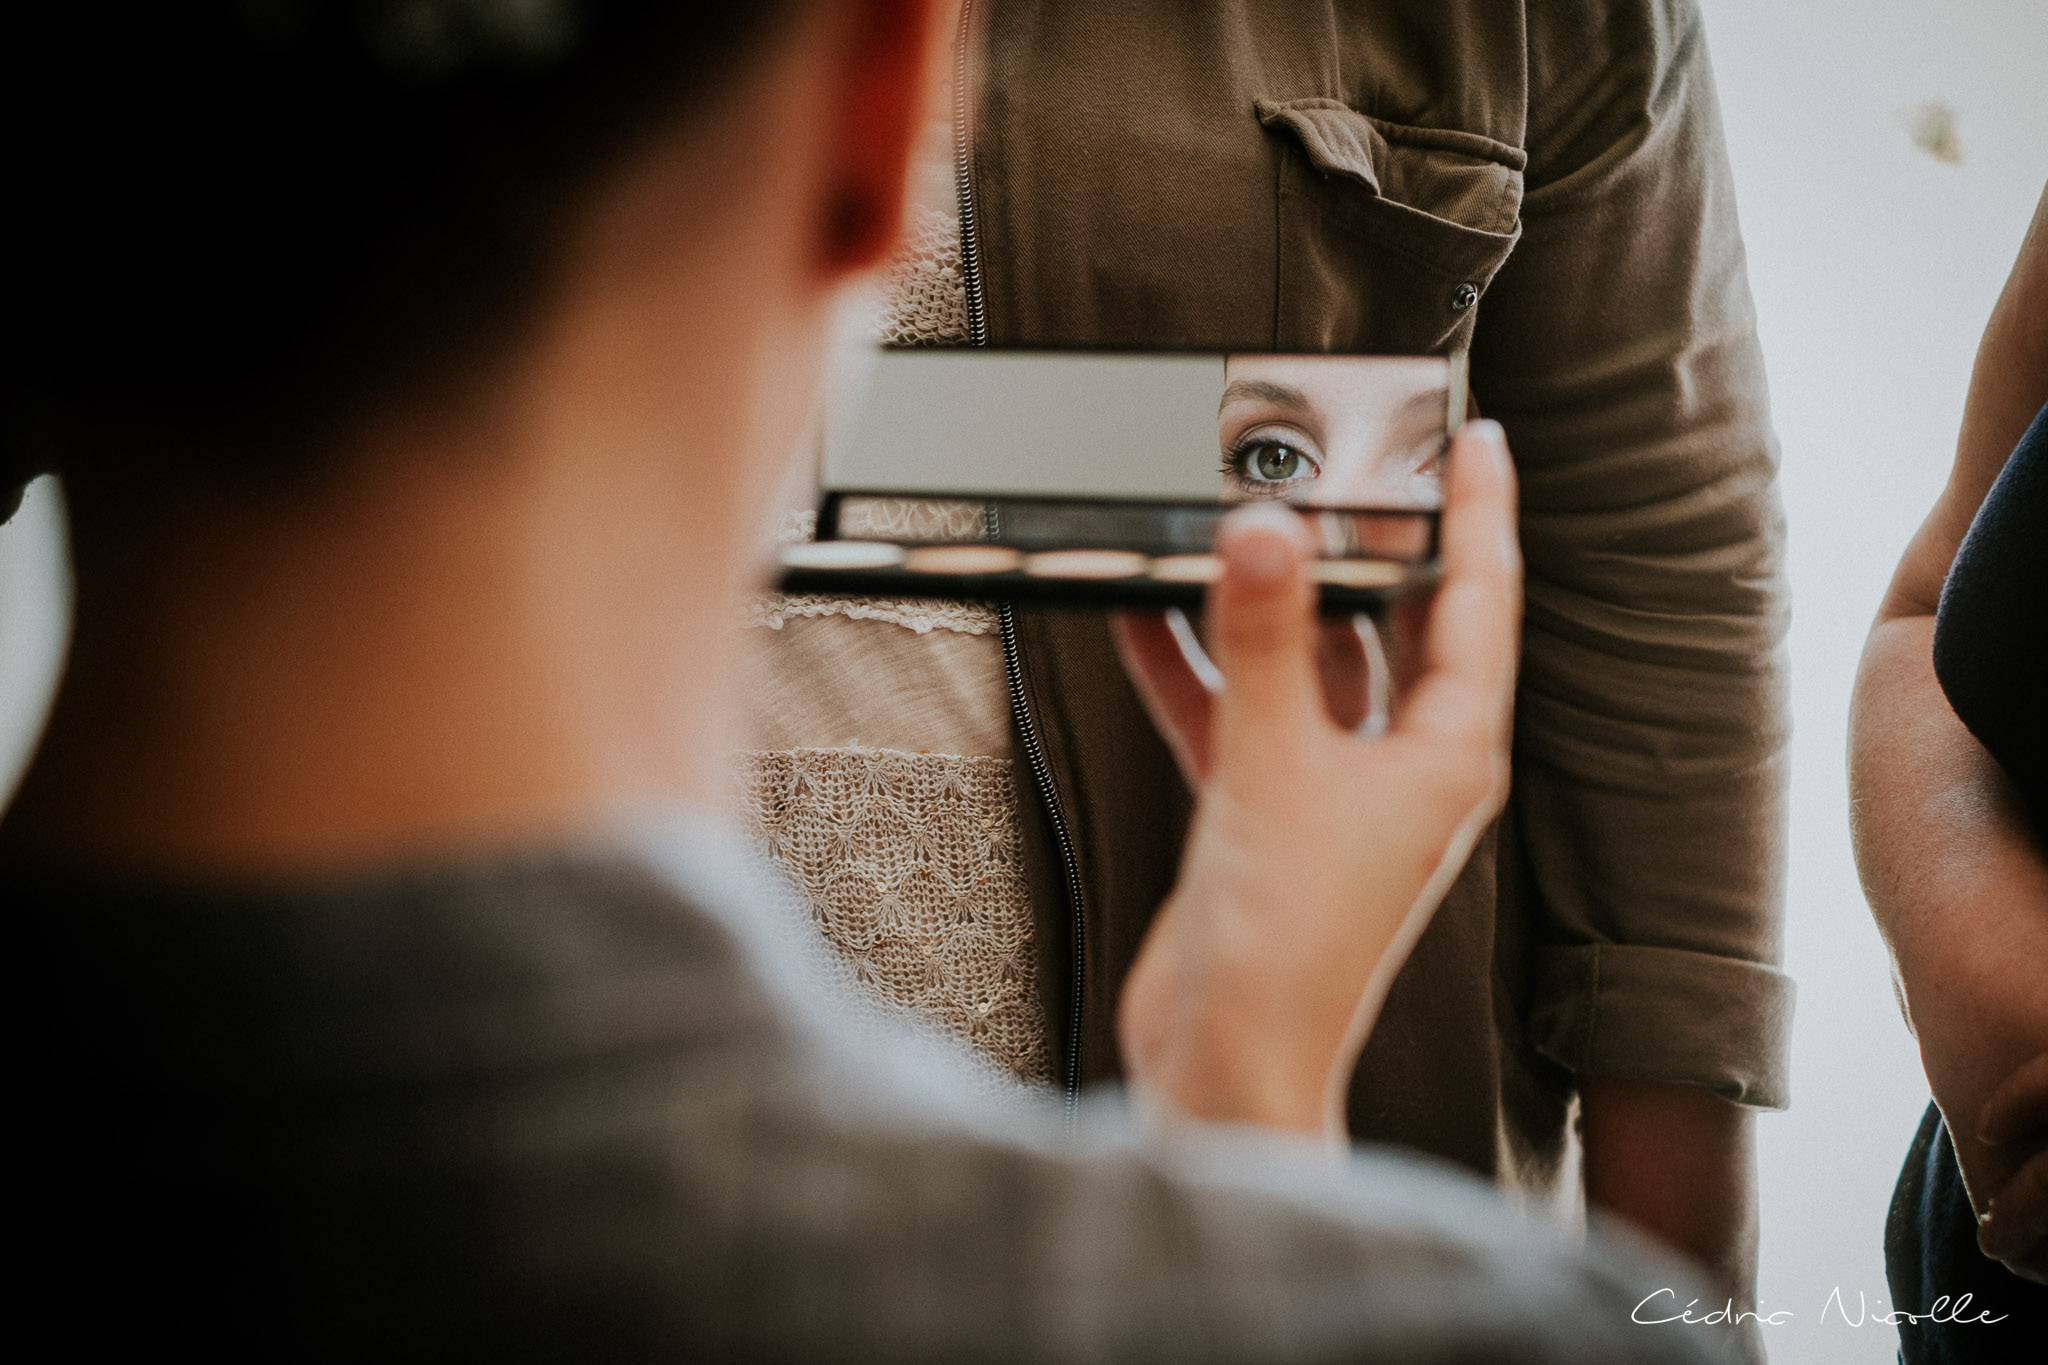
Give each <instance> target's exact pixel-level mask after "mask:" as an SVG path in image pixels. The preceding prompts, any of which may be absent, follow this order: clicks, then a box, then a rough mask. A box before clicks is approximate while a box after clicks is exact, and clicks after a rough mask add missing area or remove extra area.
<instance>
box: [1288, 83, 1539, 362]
mask: <svg viewBox="0 0 2048 1365" xmlns="http://www.w3.org/2000/svg"><path fill="white" fill-rule="evenodd" d="M1256 108H1257V111H1258V116H1259V121H1260V123H1262V124H1263V125H1264V126H1265V128H1266V130H1267V132H1268V133H1269V134H1271V135H1273V136H1275V137H1278V138H1280V139H1281V140H1282V142H1283V144H1284V146H1283V149H1282V155H1281V158H1280V172H1279V174H1280V183H1279V210H1278V228H1279V252H1278V260H1277V263H1276V270H1277V279H1276V287H1277V290H1278V296H1277V300H1276V316H1275V319H1274V321H1275V327H1276V331H1277V334H1278V340H1279V342H1280V344H1281V345H1282V346H1286V347H1300V348H1303V349H1308V350H1351V351H1377V352H1385V353H1422V352H1429V351H1442V350H1448V349H1450V348H1451V347H1453V346H1462V345H1465V344H1466V343H1467V342H1468V341H1469V340H1470V338H1471V335H1472V324H1473V319H1474V317H1475V316H1476V314H1477V313H1478V304H1479V299H1480V297H1481V296H1482V295H1483V294H1485V292H1486V287H1487V285H1488V284H1489V283H1491V282H1492V280H1493V276H1494V273H1495V272H1496V271H1498V270H1499V269H1500V267H1501V263H1502V262H1504V261H1505V260H1506V259H1507V257H1508V253H1509V252H1510V251H1511V250H1513V249H1514V245H1515V240H1516V238H1517V237H1519V236H1520V235H1521V219H1520V212H1521V206H1522V170H1523V167H1524V166H1525V165H1526V164H1527V158H1526V156H1525V155H1524V154H1523V152H1522V151H1521V149H1520V148H1517V147H1510V146H1508V145H1507V144H1506V143H1503V142H1496V141H1494V140H1493V139H1492V138H1488V137H1482V136H1480V135H1478V134H1477V133H1466V132H1459V131H1457V130H1454V129H1447V128H1419V127H1415V126H1413V125H1410V124H1402V123H1392V122H1389V121H1387V120H1385V119H1379V118H1374V117H1373V116H1371V115H1370V114H1361V113H1359V112H1358V111H1357V110H1356V109H1353V108H1351V107H1350V106H1348V105H1345V104H1342V103H1339V102H1338V101H1336V100H1329V99H1303V100H1269V99H1262V100H1259V101H1258V102H1257V105H1256Z"/></svg>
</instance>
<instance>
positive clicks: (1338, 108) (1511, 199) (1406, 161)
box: [1254, 99, 1528, 233]
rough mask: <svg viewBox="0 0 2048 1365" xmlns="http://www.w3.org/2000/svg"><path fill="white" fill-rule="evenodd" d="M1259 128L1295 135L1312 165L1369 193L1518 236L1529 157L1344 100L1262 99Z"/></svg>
mask: <svg viewBox="0 0 2048 1365" xmlns="http://www.w3.org/2000/svg"><path fill="white" fill-rule="evenodd" d="M1254 107H1255V108H1256V109H1257V111H1258V115H1259V122H1260V123H1262V124H1263V125H1265V126H1266V127H1267V128H1279V129H1284V130H1285V131H1287V132H1289V133H1291V134H1293V135H1294V137H1295V139H1296V140H1297V141H1299V142H1300V143H1301V147H1302V150H1303V151H1304V152H1306V153H1307V154H1308V159H1309V164H1311V165H1312V166H1314V167H1315V169H1316V170H1317V171H1318V172H1320V173H1321V174H1322V175H1325V176H1335V177H1339V178H1342V179H1346V180H1350V181H1353V182H1354V183H1356V184H1357V185H1359V186H1360V187H1361V188H1362V189H1364V190H1365V191H1366V192H1367V193H1369V194H1373V195H1376V196H1378V197H1380V198H1384V199H1389V200H1392V201H1393V202H1395V203H1397V204H1404V205H1406V206H1408V207H1409V208H1413V209H1417V210H1420V211H1421V212H1423V213H1427V214H1431V215H1433V216H1435V217H1438V218H1442V219H1445V220H1447V221H1449V222H1453V223H1457V224H1459V225H1460V226H1463V227H1468V228H1473V229H1475V230H1477V231H1480V232H1493V233H1512V232H1513V231H1514V230H1515V225H1516V220H1517V217H1518V215H1519V214H1520V213H1521V209H1522V170H1523V168H1524V167H1525V166H1526V165H1527V164H1528V156H1527V154H1526V153H1524V152H1523V151H1522V149H1521V148H1519V147H1510V146H1508V145H1507V144H1506V143H1504V142H1496V141H1494V140H1493V139H1492V138H1490V137H1482V136H1480V135H1479V134H1477V133H1467V132H1461V131H1459V130H1457V129H1452V128H1421V127H1416V126H1415V125H1413V124H1406V123H1392V122H1389V121H1388V120H1386V119H1378V118H1374V117H1373V116H1372V115H1370V114H1361V113H1359V112H1358V111H1357V110H1356V109H1353V108H1351V106H1349V105H1347V104H1344V103H1342V102H1340V101H1338V100H1331V99H1305V100H1271V99H1261V100H1259V101H1257V102H1256V104H1255V106H1254Z"/></svg>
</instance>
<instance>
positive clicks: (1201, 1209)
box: [0, 821, 1720, 1362]
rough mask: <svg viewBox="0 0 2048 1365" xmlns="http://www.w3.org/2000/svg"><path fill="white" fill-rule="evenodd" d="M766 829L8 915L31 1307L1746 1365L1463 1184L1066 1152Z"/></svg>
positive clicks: (1111, 1121) (554, 1330)
mask: <svg viewBox="0 0 2048 1365" xmlns="http://www.w3.org/2000/svg"><path fill="white" fill-rule="evenodd" d="M733 844H734V837H733V836H732V835H730V834H729V833H727V832H726V831H724V830H722V829H720V828H718V827H716V826H713V825H710V824H699V823H694V822H687V821H678V822H673V823H670V824H666V825H664V826H662V827H661V828H660V829H659V830H658V831H657V830H653V829H649V830H643V831H640V832H639V833H637V834H636V835H634V836H633V837H631V838H628V839H623V840H620V841H618V842H616V843H614V844H612V845H610V846H606V847H601V848H592V849H586V850H582V851H575V852H569V853H557V854H553V855H549V856H539V855H521V856H516V857H503V858H494V859H487V860H486V859H479V860H476V861H473V862H469V863H455V862H446V863H441V864H438V865H433V866H421V867H413V868H405V869H395V870H388V871H384V872H380V873H362V874H355V875H350V876H348V877H346V878H339V879H332V880H329V881H326V882H321V883H314V882H307V883H302V884H295V885H277V886H269V887H258V886H245V887H240V888H233V889H221V888H214V889H206V890H203V891H202V890H198V889H185V890H175V889H169V888H164V887H151V888H146V889H145V888H137V887H130V888H126V889H118V890H107V889H99V890H89V889H84V888H80V887H76V886H51V885H47V884H44V885H36V884H29V883H26V882H21V881H16V882H15V883H14V884H13V885H9V886H6V887H4V888H0V890H4V892H5V895H6V899H7V900H8V901H9V903H10V904H11V905H13V906H14V907H16V909H17V915H16V917H15V921H16V923H18V924H23V925H26V926H27V929H26V931H25V932H26V933H27V934H28V938H29V953H28V956H27V960H29V961H32V962H35V963H37V964H38V970H36V971H35V972H33V973H30V974H29V975H30V976H31V977H33V980H31V981H29V982H27V983H26V984H25V986H24V988H23V990H22V992H21V994H20V995H19V996H18V997H17V1003H18V1004H19V1005H22V1006H24V1007H25V1017H24V1020H23V1021H22V1028H23V1030H24V1033H23V1034H19V1035H17V1036H24V1037H25V1038H26V1045H27V1051H28V1056H29V1064H28V1067H27V1072H26V1081H25V1082H24V1083H25V1085H26V1088H27V1090H28V1092H29V1094H28V1097H29V1100H30V1104H29V1105H28V1106H27V1107H26V1108H25V1110H24V1112H26V1113H29V1114H32V1115H34V1116H36V1117H35V1118H34V1120H33V1121H31V1123H30V1124H29V1125H28V1128H29V1137H30V1139H31V1141H30V1150H31V1153H32V1156H31V1160H32V1161H33V1162H34V1163H35V1165H34V1166H33V1167H31V1169H42V1170H46V1171H47V1172H48V1173H49V1179H48V1180H47V1181H44V1182H39V1183H37V1185H36V1191H37V1193H36V1194H35V1195H33V1196H31V1197H30V1199H29V1203H30V1208H29V1210H28V1215H27V1233H26V1236H27V1238H28V1239H31V1240H33V1241H34V1242H36V1243H38V1244H40V1245H42V1246H43V1247H44V1248H45V1252H46V1254H45V1256H44V1257H43V1265H42V1266H41V1268H40V1269H39V1271H38V1272H37V1273H38V1276H39V1277H40V1278H39V1279H38V1280H36V1281H35V1282H33V1283H32V1284H31V1285H30V1286H29V1289H30V1293H31V1295H32V1296H34V1299H33V1300H32V1301H37V1300H39V1301H41V1302H43V1303H44V1304H45V1306H46V1309H53V1306H54V1304H55V1303H56V1302H57V1300H58V1298H59V1297H60V1296H68V1297H71V1298H77V1297H79V1296H81V1295H83V1296H85V1297H88V1298H90V1299H91V1300H92V1301H93V1302H95V1303H97V1304H99V1305H101V1306H102V1309H104V1308H105V1306H106V1305H115V1306H117V1307H120V1308H123V1309H125V1310H126V1311H127V1312H128V1313H130V1314H137V1315H141V1316H140V1317H138V1318H136V1319H135V1320H134V1321H130V1320H128V1319H127V1318H124V1317H123V1316H122V1314H120V1313H115V1314H113V1315H111V1316H110V1315H109V1314H108V1313H106V1312H105V1311H102V1312H100V1313H99V1314H97V1315H96V1316H88V1317H83V1318H67V1321H73V1322H74V1323H75V1324H76V1326H75V1328H74V1331H75V1334H76V1335H78V1336H79V1337H80V1339H81V1341H84V1340H89V1339H91V1338H94V1337H96V1336H103V1337H117V1336H121V1335H123V1332H124V1331H127V1332H129V1333H130V1335H134V1336H140V1337H143V1338H146V1339H148V1340H151V1341H155V1342H162V1341H165V1340H167V1339H169V1338H174V1337H177V1336H183V1335H190V1336H195V1337H199V1338H202V1339H204V1340H206V1341H207V1342H208V1343H209V1344H210V1345H211V1346H212V1347H213V1348H214V1353H215V1354H216V1355H221V1354H226V1355H233V1354H238V1353H240V1352H242V1351H243V1350H247V1351H250V1352H257V1351H260V1352H261V1353H263V1354H266V1355H273V1356H277V1355H282V1356H287V1357H298V1358H304V1357H307V1356H317V1355H323V1354H334V1355H361V1354H365V1353H371V1352H374V1353H376V1354H380V1355H391V1354H394V1353H395V1354H399V1355H408V1354H413V1353H415V1352H417V1353H420V1354H423V1355H424V1354H435V1355H438V1356H440V1357H442V1358H448V1357H450V1356H457V1357H467V1356H487V1357H490V1358H493V1359H537V1358H549V1359H556V1358H569V1357H574V1358H577V1359H610V1358H620V1359H624V1358H633V1359H642V1358H650V1357H655V1356H672V1357H681V1358H687V1359H700V1358H743V1359H822V1358H833V1359H837V1358H849V1357H850V1358H873V1359H880V1360H892V1361H893V1360H922V1359H933V1360H954V1359H976V1360H1003V1359H1017V1360H1151V1359H1159V1360H1174V1361H1186V1360H1207V1359H1228V1360H1244V1359H1288V1360H1301V1359H1326V1358H1327V1359H1367V1358H1376V1359H1377V1358H1385V1359H1402V1360H1432V1361H1435V1360H1445V1361H1448V1360H1472V1361H1505V1360H1557V1361H1567V1360H1568V1361H1574V1362H1579V1361H1600V1360H1630V1361H1643V1360H1667V1359H1668V1360H1687V1361H1689V1360H1697V1359H1712V1358H1717V1357H1715V1356H1714V1354H1713V1352H1714V1351H1715V1350H1717V1349H1718V1348H1719V1346H1720V1343H1719V1342H1718V1340H1717V1339H1716V1338H1717V1337H1718V1335H1719V1334H1718V1333H1717V1332H1715V1331H1714V1330H1713V1329H1705V1328H1698V1327H1693V1328H1686V1327H1678V1326H1673V1327H1663V1328H1656V1327H1648V1326H1639V1325H1636V1324H1634V1323H1632V1322H1631V1312H1632V1310H1633V1309H1634V1308H1635V1306H1636V1305H1637V1303H1638V1302H1639V1301H1641V1300H1642V1299H1643V1298H1644V1297H1645V1296H1646V1295H1648V1294H1650V1293H1651V1292H1652V1291H1655V1290H1657V1289H1658V1288H1660V1287H1662V1286H1666V1285H1673V1286H1676V1287H1677V1298H1676V1302H1677V1303H1680V1304H1682V1303H1684V1302H1685V1301H1686V1299H1688V1298H1689V1297H1691V1294H1692V1291H1691V1290H1688V1289H1686V1288H1685V1287H1684V1285H1683V1282H1682V1281H1681V1280H1678V1279H1675V1278H1674V1277H1673V1275H1672V1273H1671V1272H1670V1271H1669V1269H1668V1267H1666V1266H1665V1265H1663V1263H1661V1262H1660V1261H1658V1260H1657V1259H1656V1258H1655V1257H1654V1256H1652V1255H1650V1254H1649V1253H1648V1252H1647V1251H1645V1250H1644V1249H1642V1248H1640V1247H1635V1246H1630V1247H1627V1248H1624V1249H1621V1250H1617V1247H1616V1244H1614V1243H1610V1242H1606V1241H1603V1240H1597V1239H1596V1240H1595V1242H1594V1243H1593V1244H1592V1245H1591V1246H1590V1247H1580V1246H1577V1245H1575V1240H1574V1239H1571V1238H1568V1237H1567V1236H1565V1235H1564V1234H1562V1233H1560V1232H1557V1231H1555V1230H1552V1229H1549V1228H1547V1227H1546V1226H1544V1225H1541V1224H1539V1223H1536V1222H1533V1221H1529V1220H1524V1219H1520V1218H1518V1217H1516V1216H1514V1215H1512V1214H1511V1213H1510V1212H1509V1211H1508V1209H1507V1208H1506V1207H1505V1206H1503V1205H1502V1204H1501V1203H1500V1202H1499V1201H1498V1200H1497V1199H1496V1198H1495V1197H1494V1196H1493V1195H1492V1194H1491V1193H1490V1192H1489V1191H1487V1190H1486V1189H1485V1188H1483V1187H1482V1186H1481V1185H1479V1184H1478V1183H1477V1182H1475V1181H1473V1180H1470V1179H1467V1178H1464V1177H1462V1176H1459V1175H1456V1174H1453V1173H1451V1172H1450V1171H1449V1170H1448V1168H1444V1167H1438V1166H1433V1165H1427V1164H1424V1163H1422V1162H1420V1161H1417V1160H1414V1159H1408V1158H1400V1157H1395V1156H1392V1155H1389V1154H1386V1153H1382V1152H1374V1151H1363V1152H1359V1153H1356V1154H1354V1155H1353V1156H1351V1157H1350V1158H1349V1160H1348V1161H1347V1160H1344V1159H1340V1158H1337V1157H1334V1156H1332V1155H1330V1154H1328V1153H1326V1152H1324V1151H1323V1150H1322V1149H1320V1148H1318V1147H1316V1146H1315V1145H1313V1144H1309V1143H1304V1142H1297V1141H1294V1140H1291V1139H1287V1138H1284V1137H1279V1136H1275V1135H1271V1134H1266V1133H1261V1132H1255V1131H1250V1130H1239V1129H1232V1128H1228V1127H1222V1126H1216V1125H1204V1124H1192V1123H1160V1122H1146V1121H1143V1120H1141V1119H1140V1118H1139V1117H1137V1116H1134V1115H1133V1113H1132V1112H1131V1111H1130V1110H1129V1109H1128V1108H1126V1107H1125V1106H1124V1104H1123V1103H1122V1102H1121V1101H1120V1100H1118V1099H1115V1098H1113V1097H1105V1098H1101V1099H1096V1100H1090V1101H1089V1102H1086V1103H1084V1104H1083V1105H1082V1106H1081V1110H1080V1112H1079V1114H1078V1115H1076V1116H1075V1118H1074V1119H1073V1121H1072V1122H1071V1123H1070V1122H1068V1121H1067V1120H1066V1119H1065V1118H1064V1117H1063V1115H1062V1114H1061V1111H1060V1109H1059V1107H1058V1105H1057V1103H1056V1102H1054V1101H1053V1100H1051V1099H1050V1098H1048V1097H1045V1096H1043V1095H1041V1094H1038V1093H1034V1092H1027V1091H1023V1090H1021V1089H1010V1088H1007V1087H1006V1086H1005V1084H1004V1083H1003V1082H1002V1081H1001V1080H1000V1079H999V1078H996V1077H995V1076H993V1075H992V1074H991V1073H989V1072H987V1071H984V1070H981V1069H978V1067H977V1064H976V1063H975V1061H974V1060H973V1059H972V1057H971V1056H970V1055H969V1054H968V1053H966V1052H965V1050H964V1049H961V1048H959V1047H957V1046H955V1045H954V1044H952V1043H950V1042H949V1041H948V1040H945V1039H942V1038H939V1037H936V1036H929V1035H922V1034H919V1033H917V1032H915V1031H914V1030H913V1029H912V1027H911V1026H910V1025H908V1024H907V1023H905V1022H904V1021H900V1020H897V1019H894V1018H892V1017H885V1016H883V1015H882V1014H880V1013H879V1012H878V1007H876V1006H874V1005H871V1004H866V1003H863V1002H862V1001H860V1000H859V999H857V998H856V997H855V996H854V995H852V994H851V993H849V992H848V991H847V990H846V985H845V982H844V981H843V980H840V979H838V978H837V977H836V976H835V973H834V972H833V970H832V969H831V963H830V960H829V958H828V956H827V955H826V954H825V953H824V952H823V950H821V949H820V948H819V947H818V946H817V945H818V940H817V939H816V936H815V935H814V934H811V933H810V932H809V929H808V926H807V925H805V924H804V923H803V922H802V919H801V917H800V916H799V915H793V914H791V913H790V909H791V907H790V905H789V898H788V896H787V893H785V892H783V891H781V890H780V889H779V888H778V887H777V886H775V885H774V884H772V883H769V882H767V881H766V880H764V879H763V874H762V873H761V872H760V871H759V870H758V868H757V867H756V866H755V865H754V864H752V863H750V862H748V861H747V860H745V859H742V858H739V857H736V856H735V855H734V854H733V853H732V852H731V851H730V850H731V849H732V847H733ZM1672 1302H1673V1300H1672V1299H1670V1298H1659V1299H1658V1300H1657V1302H1656V1304H1654V1305H1652V1306H1653V1307H1661V1306H1667V1305H1670V1304H1671V1303H1672ZM1645 1315H1646V1316H1649V1315H1650V1314H1648V1313H1646V1314H1645ZM1665 1315H1666V1314H1665V1313H1663V1312H1659V1313H1657V1314H1655V1316H1665ZM131 1329H132V1331H131Z"/></svg>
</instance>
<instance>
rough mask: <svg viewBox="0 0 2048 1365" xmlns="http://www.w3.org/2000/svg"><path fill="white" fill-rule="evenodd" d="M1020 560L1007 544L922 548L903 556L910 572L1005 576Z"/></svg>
mask: <svg viewBox="0 0 2048 1365" xmlns="http://www.w3.org/2000/svg"><path fill="white" fill-rule="evenodd" d="M1023 559H1024V552H1023V551H1022V550H1017V549H1013V548H1011V547H1010V546H1008V545H926V546H924V547H922V548H920V549H916V550H912V551H911V552H910V553H909V554H907V555H905V556H904V557H903V567H904V568H906V569H908V570H910V572H912V573H1008V572H1009V571H1010V570H1011V569H1014V568H1016V567H1017V565H1018V564H1020V563H1022V562H1023Z"/></svg>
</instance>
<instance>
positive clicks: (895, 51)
mask: <svg viewBox="0 0 2048 1365" xmlns="http://www.w3.org/2000/svg"><path fill="white" fill-rule="evenodd" d="M841 8H842V18H841V21H840V26H839V39H838V41H839V44H840V53H839V57H838V61H837V64H836V65H837V69H838V71H839V73H840V90H839V96H838V101H837V108H836V113H837V117H836V121H835V131H834V133H833V138H832V145H831V149H830V161H829V162H828V166H827V175H826V179H825V189H826V193H825V197H824V201H823V204H822V216H823V222H822V224H821V229H822V230H821V232H820V235H819V242H820V257H821V259H820V260H819V265H820V266H821V267H822V268H823V269H824V270H825V271H826V272H827V273H829V274H835V275H837V274H856V273H859V272H862V271H866V270H871V269H873V268H875V267H876V266H878V265H880V264H882V262H883V261H885V260H886V259H887V258H888V256H889V253H890V252H891V251H893V250H894V249H895V247H896V241H897V239H898V237H900V236H901V235H902V232H903V219H904V214H905V211H906V209H907V207H908V201H909V194H910V183H911V170H912V165H911V162H912V159H913V157H914V156H915V154H916V151H917V145H918V141H919V136H920V134H921V133H922V132H923V131H924V125H925V119H926V118H927V116H928V113H929V110H930V105H931V101H932V100H933V98H934V97H935V96H936V94H937V89H936V87H937V77H938V74H939V72H940V71H941V70H942V68H941V67H940V66H939V65H938V63H939V62H940V61H942V60H944V58H945V57H946V55H947V52H948V44H947V41H946V40H947V38H948V37H949V36H950V34H951V28H952V26H951V25H950V24H949V23H947V22H945V21H946V19H947V18H948V17H950V16H951V15H952V14H953V13H954V12H955V11H956V8H957V7H956V6H955V5H953V4H947V3H943V0H842V5H841Z"/></svg>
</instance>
